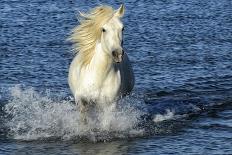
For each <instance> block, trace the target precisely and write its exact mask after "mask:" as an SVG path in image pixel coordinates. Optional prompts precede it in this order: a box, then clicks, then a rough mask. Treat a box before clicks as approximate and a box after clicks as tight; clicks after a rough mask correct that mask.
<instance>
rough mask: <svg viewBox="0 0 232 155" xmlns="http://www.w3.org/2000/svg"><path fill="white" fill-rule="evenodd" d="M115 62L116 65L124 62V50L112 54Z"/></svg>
mask: <svg viewBox="0 0 232 155" xmlns="http://www.w3.org/2000/svg"><path fill="white" fill-rule="evenodd" d="M112 55H113V60H114V62H116V63H120V62H122V60H123V55H124V51H123V50H114V51H113V52H112Z"/></svg>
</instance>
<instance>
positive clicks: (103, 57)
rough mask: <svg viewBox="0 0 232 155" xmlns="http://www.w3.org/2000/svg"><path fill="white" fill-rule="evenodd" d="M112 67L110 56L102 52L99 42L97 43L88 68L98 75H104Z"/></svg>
mask: <svg viewBox="0 0 232 155" xmlns="http://www.w3.org/2000/svg"><path fill="white" fill-rule="evenodd" d="M112 67H113V60H112V57H110V56H109V54H107V53H106V52H104V50H103V48H102V45H101V43H97V45H96V48H95V53H94V56H93V58H92V60H91V62H90V68H91V69H93V70H94V71H95V72H96V74H98V75H99V76H104V74H107V73H108V72H109V70H110V69H112Z"/></svg>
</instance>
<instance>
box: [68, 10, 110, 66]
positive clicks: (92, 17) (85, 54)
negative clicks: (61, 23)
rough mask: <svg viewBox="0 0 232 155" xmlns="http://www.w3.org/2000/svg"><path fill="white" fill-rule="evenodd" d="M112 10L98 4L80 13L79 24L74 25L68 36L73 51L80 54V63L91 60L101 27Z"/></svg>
mask: <svg viewBox="0 0 232 155" xmlns="http://www.w3.org/2000/svg"><path fill="white" fill-rule="evenodd" d="M113 14H114V10H113V9H112V8H111V7H109V6H99V7H96V8H94V9H93V10H91V11H90V12H89V13H86V14H82V13H81V14H80V16H81V17H80V19H79V21H80V25H78V26H77V27H75V28H74V29H73V31H72V34H71V36H70V38H69V40H70V41H71V42H73V43H74V52H75V53H78V54H79V55H80V56H81V62H80V63H81V64H82V65H87V64H89V62H90V61H91V59H92V57H93V55H94V50H95V46H96V43H97V41H98V40H99V39H100V37H101V28H102V26H103V25H104V24H106V23H107V21H109V20H110V19H111V18H112V17H113Z"/></svg>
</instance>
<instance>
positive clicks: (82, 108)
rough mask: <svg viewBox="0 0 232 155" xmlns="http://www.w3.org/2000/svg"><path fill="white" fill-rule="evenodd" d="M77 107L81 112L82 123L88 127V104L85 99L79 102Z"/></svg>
mask: <svg viewBox="0 0 232 155" xmlns="http://www.w3.org/2000/svg"><path fill="white" fill-rule="evenodd" d="M77 107H78V110H79V116H80V121H81V123H82V124H83V125H86V124H87V123H88V121H87V117H88V102H87V101H86V100H85V99H81V100H79V102H78V103H77Z"/></svg>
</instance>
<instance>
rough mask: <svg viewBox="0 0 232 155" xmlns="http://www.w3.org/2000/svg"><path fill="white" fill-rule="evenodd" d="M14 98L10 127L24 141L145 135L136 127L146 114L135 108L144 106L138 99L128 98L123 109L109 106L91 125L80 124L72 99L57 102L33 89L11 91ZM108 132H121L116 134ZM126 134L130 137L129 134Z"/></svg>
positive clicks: (7, 109) (8, 109) (9, 109)
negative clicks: (141, 117) (137, 105)
mask: <svg viewBox="0 0 232 155" xmlns="http://www.w3.org/2000/svg"><path fill="white" fill-rule="evenodd" d="M11 96H12V99H11V100H10V101H9V103H8V104H6V105H5V112H6V113H7V114H8V116H9V121H8V122H7V126H8V127H9V129H10V135H11V136H13V138H15V139H20V140H35V139H44V138H60V139H64V140H69V139H72V138H76V137H82V136H85V137H88V138H89V139H90V140H93V141H97V140H99V139H100V140H102V139H103V140H107V139H106V137H107V138H109V139H111V138H115V137H123V136H130V134H131V135H136V134H140V135H141V134H142V132H143V131H142V130H136V129H135V128H134V127H135V126H136V124H137V123H138V121H139V118H140V116H141V115H142V114H143V113H142V112H141V111H140V110H138V109H136V108H135V107H134V106H132V104H133V105H135V104H143V101H141V100H138V99H136V98H132V99H131V98H130V97H126V98H124V99H122V100H120V101H119V105H121V106H120V108H115V106H109V107H106V108H105V109H104V110H103V111H102V112H101V113H99V114H97V117H98V119H96V120H94V119H93V120H92V122H89V123H88V125H85V126H82V125H80V120H79V113H78V111H77V106H76V105H75V104H73V102H71V101H70V100H58V101H56V100H54V99H53V98H52V97H51V95H50V94H49V93H48V92H47V93H38V92H36V91H35V90H34V89H33V88H27V89H22V88H21V87H20V86H15V87H13V88H12V89H11ZM106 133H117V134H114V135H111V134H108V135H107V134H106ZM125 133H126V135H125Z"/></svg>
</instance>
